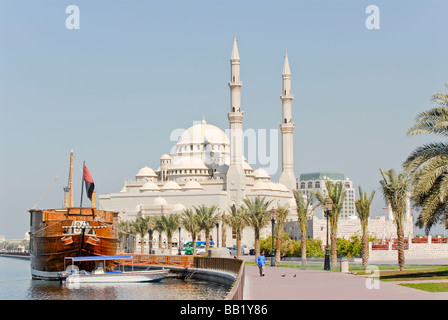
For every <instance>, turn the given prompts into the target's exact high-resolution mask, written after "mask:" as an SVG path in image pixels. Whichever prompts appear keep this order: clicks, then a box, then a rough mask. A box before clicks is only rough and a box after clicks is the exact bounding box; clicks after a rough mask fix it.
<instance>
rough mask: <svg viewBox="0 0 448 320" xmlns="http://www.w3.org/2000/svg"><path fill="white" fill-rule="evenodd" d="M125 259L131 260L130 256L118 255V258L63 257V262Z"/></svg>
mask: <svg viewBox="0 0 448 320" xmlns="http://www.w3.org/2000/svg"><path fill="white" fill-rule="evenodd" d="M127 259H132V256H131V255H118V256H87V257H65V260H72V261H96V260H127Z"/></svg>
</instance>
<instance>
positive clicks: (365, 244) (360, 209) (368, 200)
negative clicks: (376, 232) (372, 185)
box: [355, 187, 375, 268]
mask: <svg viewBox="0 0 448 320" xmlns="http://www.w3.org/2000/svg"><path fill="white" fill-rule="evenodd" d="M374 195H375V191H374V190H372V192H371V194H370V196H369V194H368V193H367V192H362V189H361V187H359V199H357V200H356V201H355V207H356V212H357V213H358V216H359V220H360V221H361V230H362V240H361V242H362V266H363V267H364V268H367V266H368V265H369V262H368V261H369V235H368V229H367V226H368V223H369V216H370V205H371V204H372V200H373V196H374Z"/></svg>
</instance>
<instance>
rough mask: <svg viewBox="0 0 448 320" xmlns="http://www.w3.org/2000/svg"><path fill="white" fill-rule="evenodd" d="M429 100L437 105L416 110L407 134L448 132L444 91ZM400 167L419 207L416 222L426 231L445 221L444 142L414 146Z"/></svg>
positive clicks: (447, 168)
mask: <svg viewBox="0 0 448 320" xmlns="http://www.w3.org/2000/svg"><path fill="white" fill-rule="evenodd" d="M446 86H447V87H448V85H446ZM432 101H433V102H435V103H437V104H438V105H439V106H438V107H435V108H432V109H430V110H427V111H424V112H422V113H420V114H418V115H417V118H416V124H415V125H414V126H413V127H411V128H410V129H409V130H408V132H407V134H408V135H410V136H413V135H418V134H423V133H426V134H435V135H439V136H443V137H447V136H448V94H446V93H436V94H434V95H433V97H432ZM403 167H404V169H405V170H406V172H407V173H408V175H409V176H410V178H411V197H412V201H413V205H414V207H415V208H417V209H420V211H421V212H420V216H419V217H418V219H417V222H416V225H417V226H418V227H420V228H422V227H425V228H426V231H427V232H429V229H431V227H432V226H433V225H434V224H436V223H437V222H443V221H445V224H447V215H446V212H447V209H448V208H447V203H448V202H447V199H448V144H447V143H444V142H432V143H428V144H425V145H423V146H421V147H419V148H417V149H415V150H414V151H413V152H412V153H411V154H410V155H409V157H408V158H407V159H406V161H405V162H404V164H403Z"/></svg>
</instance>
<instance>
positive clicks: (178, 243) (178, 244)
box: [177, 226, 181, 255]
mask: <svg viewBox="0 0 448 320" xmlns="http://www.w3.org/2000/svg"><path fill="white" fill-rule="evenodd" d="M177 249H178V250H177V254H178V255H181V253H180V226H179V241H177Z"/></svg>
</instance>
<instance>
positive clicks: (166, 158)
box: [160, 153, 171, 160]
mask: <svg viewBox="0 0 448 320" xmlns="http://www.w3.org/2000/svg"><path fill="white" fill-rule="evenodd" d="M160 160H171V157H170V156H169V155H168V154H166V153H164V154H162V156H161V157H160Z"/></svg>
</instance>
